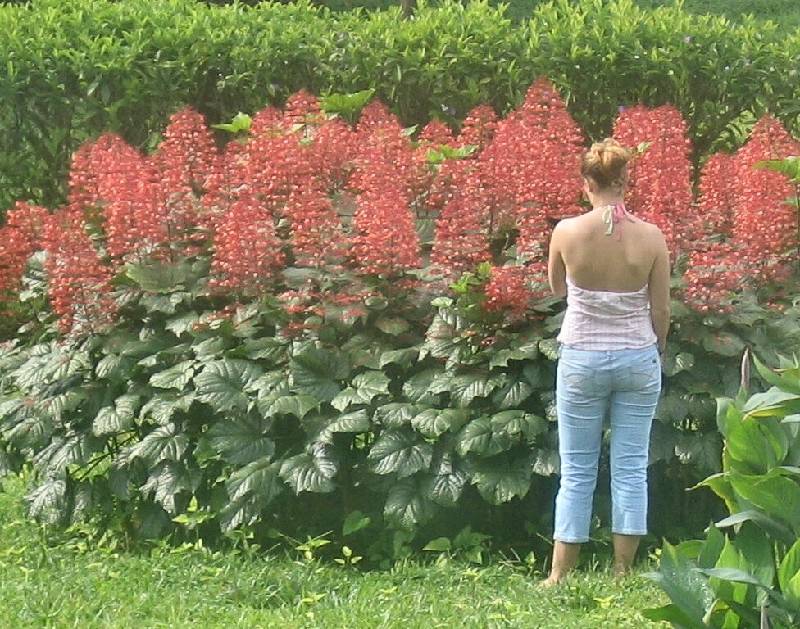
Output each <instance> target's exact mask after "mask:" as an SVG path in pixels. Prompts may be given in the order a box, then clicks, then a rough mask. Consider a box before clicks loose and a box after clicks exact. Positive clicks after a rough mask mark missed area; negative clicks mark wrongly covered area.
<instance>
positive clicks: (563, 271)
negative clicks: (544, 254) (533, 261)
mask: <svg viewBox="0 0 800 629" xmlns="http://www.w3.org/2000/svg"><path fill="white" fill-rule="evenodd" d="M560 227H561V229H559V228H560ZM562 232H563V227H562V224H561V223H559V224H558V225H556V226H555V228H554V229H553V235H552V236H551V237H550V255H549V259H548V262H547V277H548V279H549V280H550V290H552V291H553V295H555V296H556V297H564V296H565V295H566V294H567V267H566V266H564V259H563V258H562V257H561V245H562V241H563V239H564V236H563V233H562Z"/></svg>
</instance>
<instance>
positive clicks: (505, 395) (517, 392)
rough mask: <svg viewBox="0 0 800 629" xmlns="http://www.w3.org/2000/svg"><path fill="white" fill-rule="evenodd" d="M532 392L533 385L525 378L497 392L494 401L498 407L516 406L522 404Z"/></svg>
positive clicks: (493, 397)
mask: <svg viewBox="0 0 800 629" xmlns="http://www.w3.org/2000/svg"><path fill="white" fill-rule="evenodd" d="M532 394H533V387H531V386H530V385H529V384H528V383H527V382H525V381H524V380H517V381H515V382H512V383H510V384H508V385H506V386H505V387H503V388H502V389H500V390H499V391H497V392H495V394H494V395H493V396H492V401H493V402H494V403H495V404H496V405H497V406H498V408H514V407H518V406H520V405H521V404H522V403H523V402H524V401H525V400H527V399H528V398H529V397H530V396H531V395H532Z"/></svg>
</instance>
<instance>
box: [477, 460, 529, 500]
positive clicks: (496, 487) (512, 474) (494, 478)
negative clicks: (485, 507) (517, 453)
mask: <svg viewBox="0 0 800 629" xmlns="http://www.w3.org/2000/svg"><path fill="white" fill-rule="evenodd" d="M532 472H533V468H532V465H531V461H530V459H529V458H528V457H527V456H524V457H520V458H518V459H516V460H512V461H503V462H495V461H491V462H490V461H486V462H483V463H482V464H481V465H480V466H479V467H478V468H477V469H476V470H475V471H474V472H473V474H472V479H471V481H472V483H473V484H474V485H475V486H476V487H477V488H478V492H480V494H481V496H483V499H484V500H486V501H487V502H489V503H491V504H494V505H498V504H501V503H504V502H508V501H509V500H511V499H512V498H515V497H518V498H522V497H523V496H525V494H527V493H528V490H529V489H530V487H531V475H532Z"/></svg>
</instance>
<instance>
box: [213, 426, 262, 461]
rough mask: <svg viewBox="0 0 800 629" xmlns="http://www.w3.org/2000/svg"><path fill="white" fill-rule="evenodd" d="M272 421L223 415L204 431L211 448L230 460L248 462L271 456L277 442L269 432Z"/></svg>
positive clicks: (226, 459)
mask: <svg viewBox="0 0 800 629" xmlns="http://www.w3.org/2000/svg"><path fill="white" fill-rule="evenodd" d="M268 429H269V421H266V420H264V419H253V418H251V417H240V418H237V419H227V418H223V419H220V420H219V421H217V422H216V423H215V424H213V425H212V426H211V428H210V429H209V430H208V432H207V433H206V434H205V439H206V440H207V441H208V444H209V446H210V447H211V449H212V450H213V451H214V452H215V453H217V454H219V455H220V456H221V457H222V458H223V459H224V460H225V461H227V462H228V463H234V464H237V465H246V464H248V463H250V462H252V461H255V460H256V459H270V458H272V455H273V454H274V453H275V442H274V441H272V439H270V438H269V437H268V436H267V430H268Z"/></svg>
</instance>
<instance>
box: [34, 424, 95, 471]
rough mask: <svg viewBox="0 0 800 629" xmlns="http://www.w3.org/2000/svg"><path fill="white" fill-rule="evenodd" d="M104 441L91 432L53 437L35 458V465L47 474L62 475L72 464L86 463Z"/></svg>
mask: <svg viewBox="0 0 800 629" xmlns="http://www.w3.org/2000/svg"><path fill="white" fill-rule="evenodd" d="M102 445H103V443H102V441H100V440H99V439H96V438H95V437H94V436H92V435H91V434H90V433H85V432H84V433H77V434H71V435H69V436H66V437H60V436H58V437H53V440H52V441H51V442H50V443H49V444H48V445H47V447H46V448H44V449H43V450H41V451H40V452H38V453H37V454H36V456H35V457H34V458H33V463H34V465H35V466H36V467H37V468H38V470H39V471H40V472H44V474H45V475H46V476H53V477H55V476H58V477H60V476H62V475H63V474H64V472H65V471H66V469H67V467H69V466H70V465H75V464H77V465H85V464H86V463H87V462H88V461H89V459H90V458H91V456H92V454H94V453H95V452H97V451H98V450H100V449H101V447H102Z"/></svg>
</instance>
